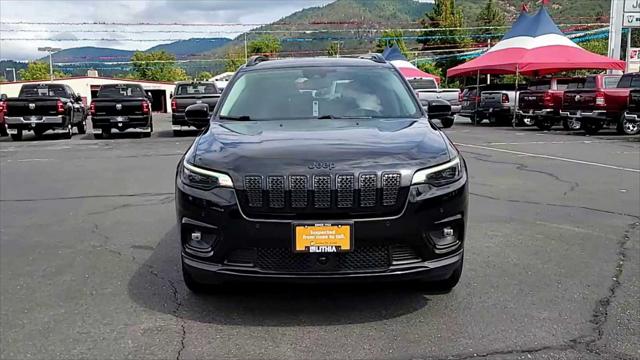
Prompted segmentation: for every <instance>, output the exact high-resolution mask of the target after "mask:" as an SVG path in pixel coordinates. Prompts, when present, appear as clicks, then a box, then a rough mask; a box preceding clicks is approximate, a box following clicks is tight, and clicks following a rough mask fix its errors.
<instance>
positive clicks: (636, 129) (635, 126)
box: [617, 115, 640, 135]
mask: <svg viewBox="0 0 640 360" xmlns="http://www.w3.org/2000/svg"><path fill="white" fill-rule="evenodd" d="M617 130H618V134H624V135H636V134H638V133H640V123H638V122H637V121H629V120H627V119H626V118H625V116H624V115H622V117H621V118H620V121H618V126H617Z"/></svg>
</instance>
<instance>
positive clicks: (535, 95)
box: [518, 91, 547, 110]
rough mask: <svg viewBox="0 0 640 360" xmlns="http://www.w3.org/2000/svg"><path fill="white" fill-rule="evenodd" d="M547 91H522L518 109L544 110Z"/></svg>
mask: <svg viewBox="0 0 640 360" xmlns="http://www.w3.org/2000/svg"><path fill="white" fill-rule="evenodd" d="M546 93H547V92H546V91H522V92H520V99H519V102H518V107H519V108H520V110H540V109H543V108H544V95H545V94H546Z"/></svg>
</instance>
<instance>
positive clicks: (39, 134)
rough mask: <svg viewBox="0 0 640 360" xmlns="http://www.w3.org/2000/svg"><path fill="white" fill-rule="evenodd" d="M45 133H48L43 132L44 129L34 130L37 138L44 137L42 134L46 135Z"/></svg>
mask: <svg viewBox="0 0 640 360" xmlns="http://www.w3.org/2000/svg"><path fill="white" fill-rule="evenodd" d="M45 132H46V130H42V129H38V128H35V129H33V134H34V135H35V136H36V137H37V138H40V137H42V134H44V133H45Z"/></svg>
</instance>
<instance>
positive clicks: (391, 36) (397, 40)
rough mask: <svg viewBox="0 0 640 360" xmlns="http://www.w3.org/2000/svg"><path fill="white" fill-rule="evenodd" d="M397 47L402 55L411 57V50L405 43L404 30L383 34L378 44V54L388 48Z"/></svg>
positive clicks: (389, 31)
mask: <svg viewBox="0 0 640 360" xmlns="http://www.w3.org/2000/svg"><path fill="white" fill-rule="evenodd" d="M393 45H396V46H397V47H398V48H399V49H400V52H401V53H402V55H404V56H406V57H407V58H408V57H409V48H407V44H405V42H404V33H403V32H402V30H385V31H383V32H382V36H381V37H380V39H379V40H378V42H377V43H376V52H379V53H380V52H383V51H384V49H385V48H386V47H387V46H393Z"/></svg>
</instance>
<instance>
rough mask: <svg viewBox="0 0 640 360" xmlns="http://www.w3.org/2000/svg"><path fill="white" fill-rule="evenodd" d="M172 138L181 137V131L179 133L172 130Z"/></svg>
mask: <svg viewBox="0 0 640 360" xmlns="http://www.w3.org/2000/svg"><path fill="white" fill-rule="evenodd" d="M173 136H174V137H179V136H182V131H180V130H173Z"/></svg>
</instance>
